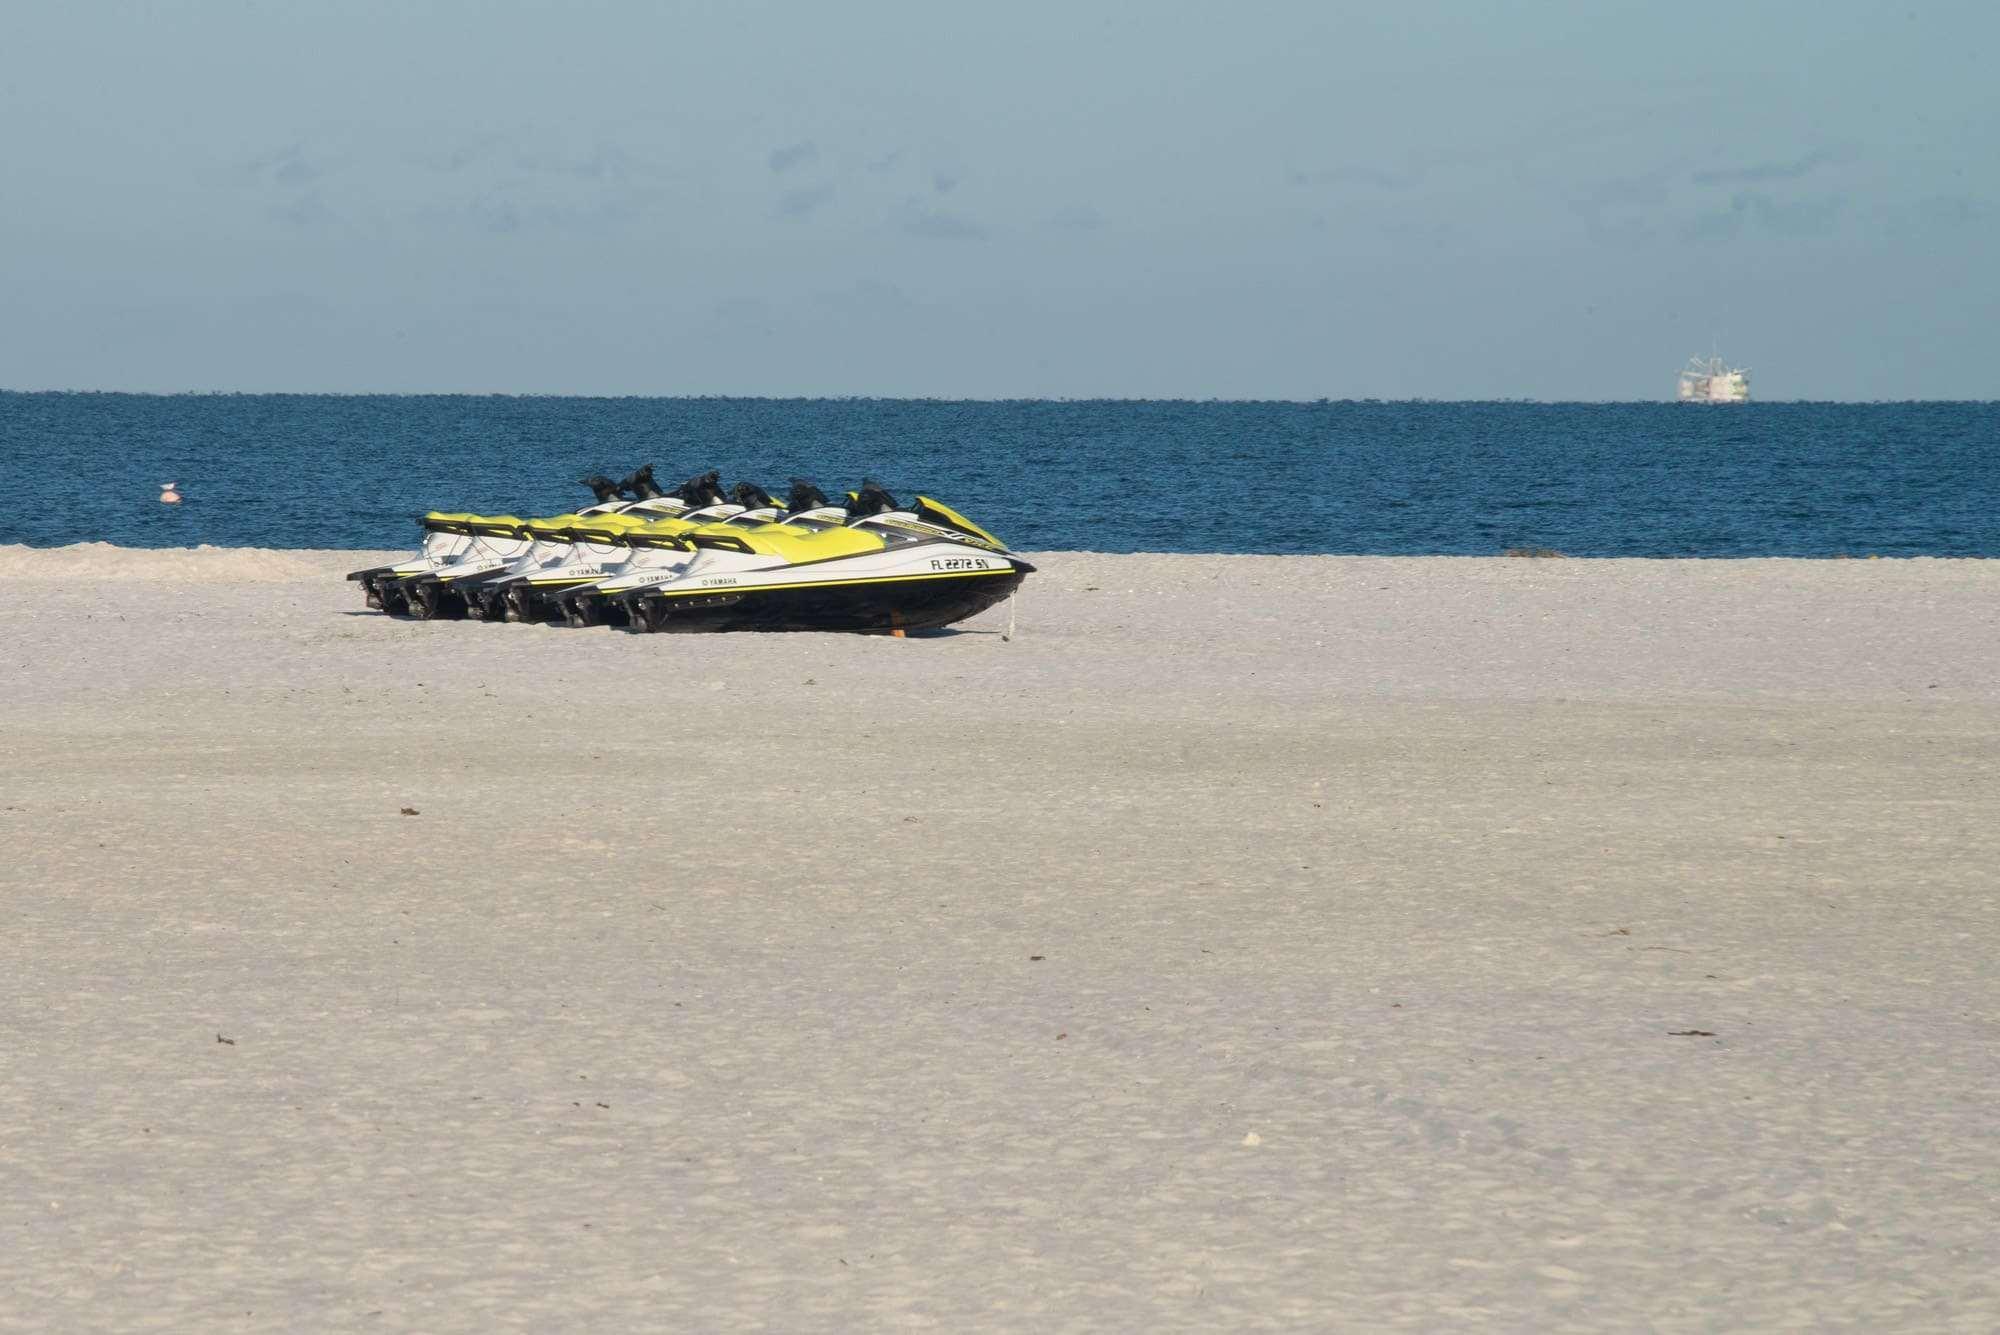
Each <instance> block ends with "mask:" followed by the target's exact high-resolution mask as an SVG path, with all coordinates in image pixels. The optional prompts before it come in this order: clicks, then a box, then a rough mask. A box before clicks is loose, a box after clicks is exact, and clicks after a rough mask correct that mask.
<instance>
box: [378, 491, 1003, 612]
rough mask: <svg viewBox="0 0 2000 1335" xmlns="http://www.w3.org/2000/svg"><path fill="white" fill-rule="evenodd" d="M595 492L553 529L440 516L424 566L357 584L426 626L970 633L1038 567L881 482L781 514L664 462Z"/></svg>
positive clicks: (534, 523)
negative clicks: (657, 469)
mask: <svg viewBox="0 0 2000 1335" xmlns="http://www.w3.org/2000/svg"><path fill="white" fill-rule="evenodd" d="M582 484H583V485H584V486H587V487H589V488H590V489H591V491H592V492H593V493H594V494H595V495H596V497H597V501H596V503H595V504H594V505H590V506H588V507H586V508H584V509H580V510H577V511H575V512H574V513H571V514H561V515H554V516H551V517H549V518H546V519H521V518H517V517H516V516H514V515H477V514H454V513H445V512H441V511H432V512H431V513H430V514H427V515H425V516H424V517H423V519H422V521H421V522H422V524H423V529H424V541H423V548H422V550H421V551H420V552H419V553H418V554H417V555H416V556H415V557H414V558H413V559H411V560H408V561H404V562H401V563H400V564H397V565H388V566H376V567H374V568H372V569H368V570H357V571H355V572H353V573H352V574H350V575H349V576H348V579H350V580H354V581H356V582H358V583H359V584H360V585H361V588H362V591H363V593H364V594H365V595H366V598H367V603H368V606H370V607H372V608H377V609H379V610H381V611H383V612H386V613H389V614H390V615H392V616H401V617H413V618H416V619H418V620H425V621H428V620H434V619H441V618H454V619H463V618H475V619H478V620H483V621H529V622H550V623H557V624H566V625H571V626H597V625H617V626H627V627H630V628H633V629H636V630H645V631H693V630H842V631H882V630H901V629H909V630H922V629H928V628H934V627H939V626H948V625H951V624H952V623H953V622H956V621H963V620H964V619H966V618H967V617H970V616H974V615H976V614H978V613H980V612H983V611H985V610H986V609H987V608H989V607H992V606H993V605H994V604H996V603H998V602H999V601H1001V600H1002V599H1004V598H1006V597H1008V596H1009V595H1010V594H1012V593H1013V592H1014V591H1015V589H1017V588H1019V587H1020V584H1021V581H1022V579H1024V578H1025V577H1026V576H1027V575H1028V574H1030V573H1031V572H1032V571H1033V570H1034V567H1033V566H1031V565H1029V564H1028V563H1027V562H1026V561H1024V560H1022V559H1021V558H1020V557H1018V556H1016V555H1014V554H1013V553H1012V552H1010V551H1008V550H1007V547H1006V544H1004V543H1002V542H1001V541H1000V539H998V538H996V537H994V536H993V535H992V534H991V533H989V532H987V531H986V530H985V529H983V528H981V527H980V526H979V525H977V524H975V523H973V522H972V521H971V520H969V519H967V518H966V517H965V516H963V515H961V514H959V513H958V512H957V511H956V510H953V509H952V508H951V507H949V506H947V505H944V504H942V503H941V502H938V501H934V500H932V499H930V498H929V497H927V496H919V497H917V498H916V500H915V502H914V503H913V504H910V505H907V506H906V505H902V504H899V503H898V502H897V500H896V498H895V497H894V496H892V495H890V494H889V493H888V492H887V491H885V490H884V489H883V488H882V487H881V486H880V484H878V483H875V482H872V481H870V482H864V483H863V484H862V485H861V487H860V488H859V489H858V490H855V491H851V492H848V493H847V494H846V495H845V496H844V497H843V498H842V500H841V501H840V502H838V503H835V502H831V501H829V500H828V499H827V497H826V495H825V494H824V493H823V492H821V491H820V490H819V489H818V488H817V487H815V486H813V485H812V483H810V482H808V481H805V480H804V479H794V480H793V482H792V486H791V490H790V492H789V494H787V495H786V497H785V498H784V500H783V501H782V502H781V501H779V500H778V499H777V498H776V497H774V496H772V495H771V494H770V493H769V492H767V491H765V490H763V489H762V488H761V487H758V486H755V485H754V484H751V483H747V482H744V483H738V484H737V485H736V486H735V487H734V488H732V489H731V490H730V491H729V493H727V494H725V493H724V491H723V489H722V483H721V476H720V474H719V473H717V472H708V473H703V474H701V475H700V476H698V477H693V478H690V479H688V480H687V481H686V482H683V483H682V484H680V485H679V486H678V487H675V488H673V489H671V490H663V489H661V488H660V487H659V486H658V485H656V483H655V482H654V479H653V468H652V465H650V464H648V465H647V466H646V467H644V468H641V469H639V470H638V471H637V472H635V473H633V474H632V475H631V476H629V477H627V478H625V479H624V480H623V481H620V482H614V481H612V480H611V479H610V478H608V477H604V476H601V475H594V476H591V477H587V478H584V479H583V482H582Z"/></svg>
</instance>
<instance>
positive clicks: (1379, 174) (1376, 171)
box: [1292, 166, 1423, 190]
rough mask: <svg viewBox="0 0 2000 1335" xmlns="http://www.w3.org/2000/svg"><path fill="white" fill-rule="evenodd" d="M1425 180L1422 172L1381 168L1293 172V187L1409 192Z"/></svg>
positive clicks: (1346, 168) (1355, 167)
mask: <svg viewBox="0 0 2000 1335" xmlns="http://www.w3.org/2000/svg"><path fill="white" fill-rule="evenodd" d="M1422 179H1423V174H1422V173H1421V172H1392V171H1385V170H1383V169H1382V168H1380V167H1365V166H1346V167H1328V168H1326V169H1324V170H1322V171H1313V172H1293V173H1292V184H1293V185H1303V186H1311V185H1365V186H1371V187H1373V188H1374V189H1377V190H1407V189H1409V188H1410V187H1411V186H1413V185H1415V184H1417V183H1418V182H1419V181H1421V180H1422Z"/></svg>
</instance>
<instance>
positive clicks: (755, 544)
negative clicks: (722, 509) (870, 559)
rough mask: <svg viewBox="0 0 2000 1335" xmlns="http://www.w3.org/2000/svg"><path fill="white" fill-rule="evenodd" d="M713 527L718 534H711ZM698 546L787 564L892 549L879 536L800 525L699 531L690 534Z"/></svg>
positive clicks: (716, 528) (718, 527) (715, 527)
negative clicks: (886, 548) (767, 558)
mask: <svg viewBox="0 0 2000 1335" xmlns="http://www.w3.org/2000/svg"><path fill="white" fill-rule="evenodd" d="M710 527H713V529H714V530H715V531H713V532H711V531H708V529H709V528H710ZM687 537H688V541H690V542H692V543H693V544H694V545H695V546H696V547H708V548H712V549H714V550H717V551H725V552H742V553H744V554H746V555H750V556H768V557H772V558H773V559H775V560H779V561H783V562H784V563H786V564H787V565H804V564H805V563H806V562H808V561H830V560H832V559H833V558H834V557H836V556H855V555H858V554H859V553H862V552H879V551H881V550H882V549H883V548H884V547H886V546H888V544H887V543H886V542H884V541H883V540H882V538H881V536H880V535H879V534H875V533H866V532H863V531H862V530H860V529H852V528H822V529H810V528H805V527H802V526H800V525H797V524H770V525H767V526H765V527H763V528H753V529H728V528H724V527H722V526H721V525H719V524H718V525H714V526H707V525H705V526H704V527H703V528H701V529H696V530H695V531H694V532H693V533H690V534H688V535H687Z"/></svg>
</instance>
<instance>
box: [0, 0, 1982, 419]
mask: <svg viewBox="0 0 2000 1335" xmlns="http://www.w3.org/2000/svg"><path fill="white" fill-rule="evenodd" d="M1996 238H2000V4H1994V3H1992V0H1964V2H1961V0H1906V2H1905V3H1898V4H1880V3H1861V2H1860V0H1767V2H1765V3H1758V2H1757V0H1746V2H1745V3H1739V4H1735V5H1713V6H1700V5H1686V4H1662V3H1658V0H1653V2H1652V3H1646V4H1633V3H1622V2H1620V0H1538V2H1536V3H1528V2H1526V0H1523V2H1522V3H1497V2H1495V3H1445V2H1443V0H1438V2H1435V3H1430V2H1426V0H1408V2H1407V3H1399V4H1392V5H1385V4H1381V3H1379V0H1375V2H1373V3H1365V4H1350V3H1344V2H1342V0H1261V2H1260V0H1237V2H1236V3H1231V4H1221V3H1213V2H1208V3H1181V2H1180V0H1008V3H1005V4H993V3H983V4H968V3H959V2H957V0H922V2H915V0H913V2H910V3H902V2H895V3H891V2H889V0H846V2H845V3H840V4H828V3H760V2H759V0H730V2H729V3H722V2H721V0H712V2H708V0H705V2H688V3H673V2H672V0H561V2H560V3H558V2H557V0H543V2H542V3H537V4H527V3H518V2H515V0H255V2H254V3H253V2H250V0H152V2H151V3H143V4H142V3H112V2H111V0H71V2H70V3H57V0H12V2H11V3H7V4H5V5H0V388H9V389H112V390H137V391H182V390H188V391H215V390H221V391H235V390H240V391H280V390H282V391H302V392H303V391H313V392H391V393H404V392H473V393H496V392H497V393H520V394H529V393H535V394H645V395H656V394H657V395H707V394H716V395H771V396H794V395H800V396H821V395H833V396H843V395H885V396H922V397H972V398H1013V397H1052V398H1086V397H1112V398H1123V397H1153V398H1191V399H1203V398H1283V399H1316V398H1442V399H1479V398H1537V399H1659V398H1664V397H1668V396H1670V395H1671V392H1672V388H1673V380H1674V375H1675V373H1676V372H1677V371H1678V370H1679V369H1680V367H1681V366H1682V365H1683V364H1684V363H1685V361H1686V360H1687V358H1688V357H1689V356H1691V355H1693V354H1696V353H1700V354H1704V355H1705V354H1707V353H1708V352H1709V351H1710V349H1711V347H1715V348H1718V349H1719V350H1720V352H1721V353H1722V355H1723V356H1724V357H1725V358H1727V359H1728V360H1730V361H1731V362H1733V363H1738V364H1744V365H1748V366H1749V367H1750V368H1751V372H1752V378H1753V385H1754V389H1755V393H1756V396H1757V397H1758V398H1760V399H1788V398H1811V399H1904V398H1996V397H2000V245H1996Z"/></svg>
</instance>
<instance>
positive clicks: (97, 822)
mask: <svg viewBox="0 0 2000 1335" xmlns="http://www.w3.org/2000/svg"><path fill="white" fill-rule="evenodd" d="M368 559H369V558H368V555H367V554H365V553H298V552H291V553H282V554H260V553H244V552H215V551H210V552H198V553H137V552H121V551H118V550H116V549H107V548H97V549H93V550H90V551H83V552H78V551H75V550H72V551H69V552H25V551H22V550H21V549H18V548H17V549H0V686H4V699H0V757H4V759H0V841H4V845H5V847H4V849H0V853H4V857H0V907H4V911H5V915H6V918H5V930H4V934H0V1042H4V1047H0V1071H4V1078H0V1186H4V1190H0V1257H4V1258H5V1259H4V1261H0V1275H4V1278H5V1281H6V1282H5V1283H4V1284H0V1330H16V1329H19V1330H29V1329H33V1330H40V1329H61V1330H84V1329H92V1330H108V1329H130V1328H139V1327H144V1326H147V1325H149V1324H150V1325H158V1326H162V1327H167V1328H173V1329H202V1330H226V1329H239V1328H240V1329H252V1328H254V1329H270V1330H292V1329H349V1328H352V1329H365V1330H403V1329H422V1330H440V1331H442V1330H468V1331H484V1330H491V1329H495V1328H503V1327H513V1328H529V1329H537V1330H583V1329H591V1330H624V1329H640V1328H653V1329H680V1330H718V1331H720V1330H732V1329H739V1328H742V1329H749V1328H766V1329H778V1330H809V1329H827V1330H855V1329H869V1328H928V1329H939V1330H951V1331H959V1330H968V1329H975V1328H1014V1329H1024V1330H1037V1331H1044V1330H1085V1329H1128V1330H1152V1329H1188V1330H1212V1329H1223V1328H1238V1329H1241V1328H1290V1329H1304V1328H1325V1327H1328V1326H1347V1327H1352V1328H1365V1329H1380V1328H1420V1329H1429V1330H1436V1329H1443V1328H1454V1327H1463V1326H1471V1325H1480V1324H1484V1325H1488V1326H1491V1327H1496V1328H1503V1329H1510V1330H1569V1329H1575V1330H1604V1329H1641V1328H1643V1329H1659V1330H1703V1329H1714V1330H1743V1329H1753V1328H1761V1329H1771V1328H1779V1327H1787V1326H1793V1327H1798V1328H1812V1329H1830V1328H1853V1329H1869V1330H1883V1329H1898V1330H1925V1329H1963V1330H1990V1329H1994V1328H1996V1327H2000V1138H1996V1136H1995V1126H1996V1118H2000V1111H1996V1110H2000V1024H1996V1003H2000V971H1996V954H2000V666H1996V665H2000V563H1992V562H1952V561H1831V562H1793V561H1732V562H1625V561H1616V562H1612V561H1605V562H1599V561H1588V562H1586V561H1540V560H1448V559H1412V560H1403V559H1348V558H1310V559H1305V558H1296V559H1295V558H1228V557H1160V556H1136V557H1113V556H1096V555H1087V554H1050V555H1048V556H1046V557H1044V558H1039V559H1040V560H1041V562H1042V565H1043V573H1041V574H1039V575H1037V576H1035V577H1033V578H1032V579H1030V581H1029V583H1028V585H1027V588H1026V590H1025V592H1024V593H1023V595H1022V598H1021V601H1020V632H1021V633H1020V635H1019V636H1018V637H1017V638H1016V639H1015V640H1014V641H1012V642H1011V643H1007V642H1002V640H1001V638H1000V636H999V635H998V634H997V633H995V632H997V630H998V629H999V628H1000V627H1001V626H1003V625H1004V624H1005V614H1004V611H1003V612H999V613H990V614H988V615H987V616H986V617H984V618H982V619H981V620H979V621H978V622H975V623H972V625H971V626H970V627H968V633H965V634H960V635H956V636H946V637H938V638H927V639H911V640H890V639H881V638H862V637H851V636H819V635H798V636H752V635H736V636H714V637H693V636H639V635H630V634H625V633H622V632H617V631H609V630H594V631H565V630H559V629H554V628H537V627H522V626H487V625H474V624H465V623H442V624H429V625H425V624H415V623H407V622H396V621H390V620H387V619H385V618H382V617H380V616H376V615H361V614H359V613H360V598H359V596H358V595H357V593H356V591H355V589H354V586H352V585H349V584H346V583H344V582H343V581H341V580H340V578H339V575H340V573H341V572H343V571H345V570H346V569H349V568H351V567H355V566H359V565H362V564H366V563H367V561H368ZM106 572H109V574H110V578H100V577H99V576H100V575H101V574H105V573H106ZM267 575H268V576H272V577H267ZM403 807H411V808H415V809H416V810H417V811H418V812H420V814H419V815H415V816H405V815H401V814H399V809H400V808H403ZM1036 956H1040V957H1042V958H1040V959H1036V958H1033V957H1036ZM1689 1029H1700V1030H1710V1031H1713V1032H1714V1035H1715V1036H1714V1037H1712V1038H1709V1037H1693V1036H1674V1035H1673V1033H1672V1032H1671V1031H1678V1030H1689ZM218 1034H220V1035H222V1036H224V1037H226V1038H228V1039H231V1040H233V1042H232V1043H226V1044H225V1043H219V1042H218V1041H217V1035H218Z"/></svg>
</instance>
